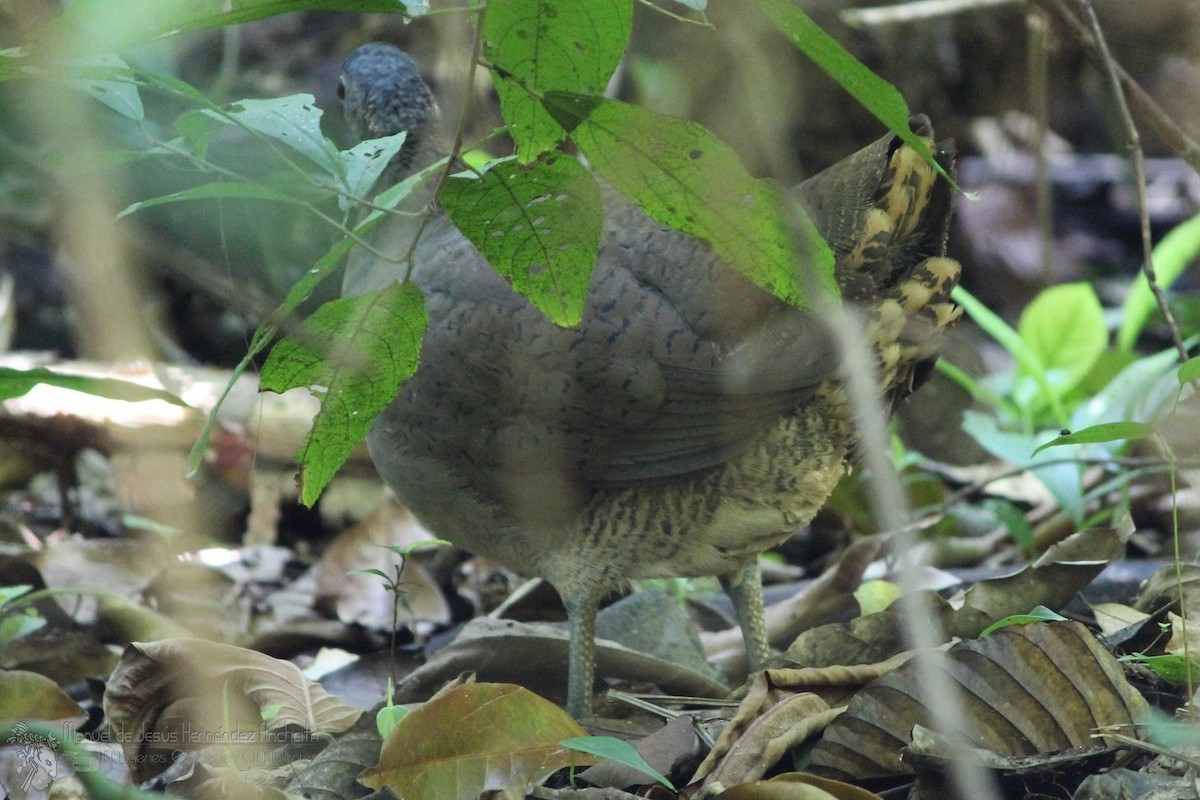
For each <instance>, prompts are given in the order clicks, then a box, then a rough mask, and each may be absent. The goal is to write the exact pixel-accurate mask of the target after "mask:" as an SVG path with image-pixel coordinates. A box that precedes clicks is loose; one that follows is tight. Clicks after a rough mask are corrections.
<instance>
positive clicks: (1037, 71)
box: [1025, 7, 1054, 282]
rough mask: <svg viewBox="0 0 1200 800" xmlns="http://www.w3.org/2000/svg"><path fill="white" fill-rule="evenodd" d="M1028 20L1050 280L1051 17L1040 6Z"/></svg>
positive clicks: (1042, 256)
mask: <svg viewBox="0 0 1200 800" xmlns="http://www.w3.org/2000/svg"><path fill="white" fill-rule="evenodd" d="M1025 24H1026V27H1027V29H1028V31H1029V41H1028V50H1027V60H1028V63H1029V105H1030V107H1031V108H1033V119H1034V123H1035V125H1036V130H1035V131H1034V149H1033V158H1034V162H1033V163H1034V169H1033V174H1034V182H1033V186H1034V192H1035V195H1034V208H1035V210H1036V213H1037V230H1038V250H1039V253H1038V255H1039V260H1040V261H1041V262H1042V277H1043V278H1044V279H1045V280H1046V281H1047V282H1049V281H1050V280H1051V278H1052V276H1053V273H1054V230H1053V218H1052V209H1053V203H1052V201H1053V198H1052V195H1051V192H1050V175H1049V172H1050V169H1049V164H1048V163H1047V158H1046V131H1047V130H1048V128H1049V127H1050V125H1049V109H1050V102H1049V92H1048V86H1047V84H1048V82H1049V78H1048V70H1047V62H1048V60H1049V50H1050V20H1049V18H1048V17H1047V16H1046V12H1045V11H1043V10H1042V9H1040V8H1034V7H1030V8H1029V9H1028V10H1027V11H1026V18H1025Z"/></svg>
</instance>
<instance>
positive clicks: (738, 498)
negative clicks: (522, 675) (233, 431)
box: [339, 44, 959, 717]
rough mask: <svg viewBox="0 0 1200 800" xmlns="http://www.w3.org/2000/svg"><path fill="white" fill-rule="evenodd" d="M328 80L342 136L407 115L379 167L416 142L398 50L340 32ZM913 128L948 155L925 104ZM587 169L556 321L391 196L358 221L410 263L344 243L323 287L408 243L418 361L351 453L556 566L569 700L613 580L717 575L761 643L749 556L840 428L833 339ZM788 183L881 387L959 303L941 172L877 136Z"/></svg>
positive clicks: (544, 566)
mask: <svg viewBox="0 0 1200 800" xmlns="http://www.w3.org/2000/svg"><path fill="white" fill-rule="evenodd" d="M339 94H340V95H341V96H342V99H343V104H344V110H345V113H346V116H347V118H348V119H349V121H350V122H351V124H352V126H353V127H354V129H355V131H356V132H357V133H358V134H359V135H360V136H362V137H377V136H383V135H386V134H391V133H396V132H398V131H400V130H407V131H408V139H407V141H406V144H405V145H404V148H403V149H402V151H401V153H400V155H399V156H398V158H397V161H396V162H395V163H394V164H393V167H392V169H393V173H392V174H391V175H390V176H389V178H390V179H393V180H394V179H396V178H399V177H402V176H403V174H405V173H406V172H408V171H411V170H413V169H415V168H418V167H421V166H424V165H426V164H429V163H432V161H433V160H434V159H435V158H437V157H438V148H437V145H436V142H437V136H436V133H435V128H436V125H437V110H436V105H435V103H434V100H433V96H432V94H431V93H430V90H429V89H428V87H427V86H426V85H425V84H424V83H423V82H422V80H421V78H420V75H419V71H418V68H417V66H416V64H414V62H413V61H412V59H410V58H409V57H408V56H407V55H405V54H404V53H402V52H401V51H399V50H397V49H396V48H394V47H391V46H389V45H384V44H370V45H365V46H364V47H362V48H360V49H358V50H357V51H355V52H354V53H353V54H352V55H351V56H350V58H349V59H348V60H347V61H346V62H345V65H344V67H343V71H342V76H341V86H340V88H339ZM910 126H911V128H912V130H913V132H914V133H916V134H918V135H919V136H921V137H922V138H923V139H924V140H925V141H926V142H927V143H928V145H929V146H930V148H931V150H932V152H934V153H935V154H936V158H937V159H938V161H939V162H940V163H941V164H942V165H943V166H945V167H947V168H950V167H952V161H953V153H952V148H951V147H950V146H949V145H946V144H942V145H938V144H936V143H935V141H934V139H933V130H932V128H931V126H930V124H929V120H928V119H927V118H925V117H924V116H917V117H913V119H912V120H911V122H910ZM602 188H603V190H604V227H603V234H602V238H601V243H600V248H599V252H598V254H597V262H596V266H595V270H594V272H593V275H592V278H591V283H590V287H589V291H588V294H587V300H586V304H585V307H584V310H583V318H582V321H581V322H580V323H579V324H578V325H577V326H574V327H569V328H567V327H560V326H558V325H555V324H554V323H552V322H551V321H550V320H549V319H547V318H546V317H545V316H544V315H543V314H542V312H541V311H539V310H538V309H537V308H536V307H535V306H534V305H533V304H532V303H531V302H530V301H529V300H527V299H525V298H524V297H522V296H521V295H520V294H518V293H517V292H516V291H514V290H513V288H512V286H510V285H509V283H508V282H507V281H506V280H505V279H504V278H502V277H501V276H499V275H498V274H497V273H496V272H495V271H494V270H493V269H492V267H491V266H490V265H489V264H488V262H487V260H486V259H485V258H484V257H483V256H482V255H481V254H480V253H479V251H478V250H476V249H475V247H474V246H472V244H471V243H470V242H469V241H468V240H467V239H466V237H464V236H463V235H462V233H461V232H460V231H459V230H458V229H457V228H456V227H455V225H454V224H453V223H452V222H451V220H450V218H449V217H448V216H447V215H446V213H445V212H444V211H443V210H442V209H440V208H437V207H435V208H434V211H433V214H432V217H431V218H430V219H428V220H427V222H426V224H424V225H423V227H422V226H421V225H419V224H418V223H417V222H416V221H414V220H413V219H412V218H406V217H397V218H394V219H391V220H389V221H388V222H385V223H384V224H383V226H381V227H380V228H379V229H377V230H376V231H375V235H374V238H373V240H372V244H373V245H374V248H376V249H377V250H379V251H380V252H383V253H387V254H389V255H391V254H394V255H396V256H397V257H398V256H400V255H402V254H405V253H411V264H408V263H407V262H404V261H403V259H400V258H396V259H393V260H384V259H380V258H378V257H373V256H372V255H371V254H370V253H369V252H368V251H366V250H362V251H361V252H356V253H353V254H352V255H351V259H350V262H349V264H348V266H347V274H346V278H345V283H344V286H343V292H344V293H345V294H347V295H351V294H359V293H362V292H365V291H369V290H371V289H375V288H380V287H382V286H385V285H387V284H389V283H391V282H395V281H397V280H401V279H402V278H403V276H404V275H405V274H406V271H407V270H409V268H410V267H411V271H408V272H407V274H408V280H410V281H411V282H412V283H413V284H415V285H416V286H417V287H418V288H419V289H420V291H421V293H422V295H423V296H424V300H425V304H426V310H427V313H428V318H429V326H428V330H427V332H426V334H425V338H424V341H423V343H422V345H421V353H420V366H419V368H418V369H417V371H416V374H414V375H413V376H412V377H411V378H410V379H409V380H408V381H406V382H405V383H404V384H403V386H402V387H401V389H400V391H399V395H398V396H397V397H396V399H395V400H394V401H393V402H392V403H391V405H390V406H389V407H388V408H387V409H386V410H385V411H384V412H383V413H382V415H381V416H380V417H379V418H378V420H377V421H376V422H375V424H374V426H373V428H372V430H371V432H370V434H369V436H368V444H369V447H370V451H371V455H372V458H373V460H374V462H375V465H376V466H377V468H378V469H379V472H380V473H381V474H382V476H383V478H384V479H385V480H386V482H387V483H388V485H389V486H391V488H392V489H393V490H394V492H395V494H396V495H397V497H398V498H399V499H400V500H401V501H402V502H403V503H405V504H406V505H407V506H409V507H410V508H411V509H412V511H413V512H414V513H415V514H416V515H417V517H418V518H419V519H420V520H421V521H422V522H423V523H424V524H425V526H426V527H428V528H429V529H430V530H431V531H433V532H434V533H435V534H437V535H440V536H445V537H446V538H448V539H450V540H451V541H453V542H454V543H456V544H457V545H459V546H461V547H463V548H465V549H467V550H469V551H472V552H475V553H479V554H483V555H486V556H489V557H491V558H494V559H496V560H498V561H500V562H502V563H506V564H508V565H509V566H511V567H512V568H513V569H515V570H517V571H518V572H520V573H523V574H528V575H536V576H541V577H543V578H545V579H546V580H548V581H549V582H550V583H551V584H552V585H553V586H554V587H555V588H556V589H557V590H558V592H559V594H560V595H561V597H562V600H563V603H564V605H565V607H566V610H567V616H568V620H569V630H570V646H569V663H568V689H567V708H568V710H569V711H570V712H571V713H572V714H573V715H575V716H577V717H578V716H584V715H588V714H590V713H591V708H592V699H593V698H592V691H593V683H594V680H595V661H594V651H595V642H594V631H595V618H596V612H597V607H598V605H599V603H600V601H601V600H602V599H603V598H604V597H605V595H606V594H608V593H610V592H611V591H612V590H614V589H617V588H620V587H621V586H622V585H623V584H624V583H625V582H627V581H629V580H630V579H634V578H660V577H667V576H700V575H716V576H718V577H719V578H720V579H721V581H722V585H723V586H724V587H725V589H726V591H727V592H728V594H729V595H730V598H731V599H732V601H733V604H734V610H735V615H736V617H737V619H738V622H739V623H740V624H741V626H742V629H743V635H744V637H745V641H746V648H747V653H748V656H749V661H750V664H751V667H752V668H754V667H755V666H756V665H758V664H760V663H761V662H762V660H763V659H765V657H766V656H767V655H768V643H767V637H766V630H765V624H764V615H763V600H762V579H761V574H760V572H759V566H758V557H759V554H760V553H761V552H762V551H764V550H766V549H768V548H770V547H773V546H775V545H777V544H779V543H780V542H781V541H783V540H784V539H786V538H787V537H788V536H789V535H791V534H792V533H793V532H795V531H796V530H797V529H799V528H801V527H802V526H804V525H805V524H807V523H808V522H809V521H810V520H811V519H812V517H813V516H814V514H816V512H817V510H818V509H819V508H820V507H821V506H822V505H823V504H824V502H825V500H826V498H827V497H828V496H829V493H830V492H831V491H832V490H833V487H834V485H835V484H836V483H837V482H838V480H839V478H840V477H841V476H842V475H843V474H844V472H845V470H846V468H847V464H848V463H849V460H850V459H851V458H852V457H853V452H854V450H855V448H856V447H857V442H858V440H857V437H856V434H855V429H854V424H853V416H854V415H853V409H852V407H851V405H850V403H849V401H848V399H847V394H846V391H845V390H844V388H843V384H842V376H841V374H840V372H839V366H840V357H839V355H838V351H837V347H836V346H835V343H834V342H832V341H831V338H830V335H829V333H828V331H827V330H826V326H825V325H824V324H823V323H822V322H821V321H820V319H818V317H817V315H816V314H815V313H814V312H812V311H803V310H799V309H797V308H795V307H792V306H790V305H788V304H786V303H784V302H783V301H781V300H779V299H778V298H776V297H774V296H773V295H771V294H770V293H768V292H766V291H764V290H763V289H760V288H758V287H757V286H755V285H754V284H752V283H751V282H750V281H749V280H748V279H747V278H746V277H744V276H743V275H741V274H740V273H738V272H736V271H735V270H733V269H732V268H731V267H729V266H728V265H727V264H726V263H724V262H723V261H722V260H721V259H720V258H719V257H718V256H716V255H715V254H714V253H713V251H712V250H711V249H710V248H709V247H708V246H706V245H705V243H704V242H702V241H700V240H698V239H696V238H692V237H690V236H688V235H685V234H683V233H680V232H677V231H674V230H671V229H670V228H668V227H666V226H664V225H662V224H661V223H659V222H656V221H654V220H653V219H651V218H649V217H647V216H646V215H645V214H643V213H642V212H640V211H639V210H637V209H636V208H634V207H633V206H632V205H631V204H630V203H629V202H628V201H627V200H625V199H624V198H623V197H622V196H620V195H619V194H618V193H617V192H615V191H614V190H612V189H611V188H608V187H602ZM790 197H791V199H792V200H793V201H794V202H796V203H799V204H801V205H802V206H803V207H804V208H805V209H806V210H807V212H808V214H809V216H810V217H811V219H812V220H813V222H814V224H815V225H816V228H817V230H818V231H819V232H820V233H821V235H822V236H823V237H824V238H825V240H826V241H827V242H828V243H829V245H830V246H831V248H832V250H833V252H834V255H835V259H836V262H835V279H836V282H837V285H838V286H839V288H840V292H841V298H842V303H843V304H845V305H850V306H853V307H854V308H856V309H857V311H858V312H859V318H860V319H861V320H863V325H864V326H865V330H864V336H865V340H866V342H867V343H868V344H869V346H870V348H871V350H872V352H873V354H874V357H875V362H876V367H877V376H876V377H877V380H878V387H879V391H880V393H881V399H882V400H883V404H884V406H885V407H886V408H889V409H891V408H894V407H895V405H896V403H897V402H899V401H900V400H901V399H903V398H905V397H907V396H908V395H909V394H910V393H911V392H912V391H913V390H914V389H916V388H917V386H918V385H919V384H920V383H921V382H922V381H923V380H924V379H925V377H926V376H927V375H928V374H929V372H930V368H931V366H932V364H933V362H934V360H935V358H936V349H937V344H938V340H939V338H940V336H941V334H942V331H943V329H944V328H945V327H946V326H947V325H948V324H949V323H950V322H952V321H953V320H954V319H955V318H956V317H957V316H958V312H959V310H958V308H957V307H956V306H955V305H954V304H953V303H952V302H951V301H950V298H949V295H950V292H951V290H952V289H953V288H954V286H955V285H956V284H957V282H958V276H959V265H958V263H957V262H955V261H953V260H951V259H949V258H946V257H945V248H946V237H947V228H948V225H949V218H950V210H951V199H952V196H951V189H950V186H949V184H948V182H947V181H946V180H945V179H944V178H942V177H940V176H939V175H938V173H937V172H936V171H935V170H934V169H933V168H932V167H931V166H930V165H929V164H928V163H926V162H925V161H924V160H922V159H921V158H920V157H919V156H918V155H917V153H916V152H915V151H914V150H913V149H912V148H911V147H909V146H908V145H905V144H904V143H902V141H901V140H900V139H899V138H897V137H894V136H888V137H885V138H883V139H880V140H879V141H877V142H875V143H874V144H872V145H870V146H868V147H867V148H865V149H863V150H861V151H859V152H858V153H855V154H854V155H852V156H849V157H848V158H846V159H844V160H843V161H841V162H838V163H837V164H834V165H833V166H832V167H830V168H829V169H827V170H825V171H824V172H822V173H820V174H819V175H816V176H815V177H813V178H811V179H810V180H808V181H806V182H805V183H803V184H801V185H799V186H797V187H796V188H795V189H793V190H792V191H791V193H790ZM418 231H419V239H418V241H417V242H416V243H415V245H413V242H412V237H413V236H414V235H416V234H417V233H418ZM410 248H411V249H410ZM802 268H804V265H803V264H799V263H798V264H797V269H798V270H799V269H802Z"/></svg>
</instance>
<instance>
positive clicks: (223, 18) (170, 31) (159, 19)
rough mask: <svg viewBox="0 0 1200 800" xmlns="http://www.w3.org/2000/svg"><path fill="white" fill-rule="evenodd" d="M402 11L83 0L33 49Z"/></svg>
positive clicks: (122, 44) (310, 2) (290, 0)
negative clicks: (285, 18)
mask: <svg viewBox="0 0 1200 800" xmlns="http://www.w3.org/2000/svg"><path fill="white" fill-rule="evenodd" d="M309 10H321V11H362V12H370V11H377V12H392V13H397V12H399V13H403V12H404V11H405V7H404V4H403V3H402V2H400V0H233V1H232V2H231V1H230V0H154V2H153V3H138V4H137V6H136V8H135V7H133V6H131V5H130V3H129V0H79V2H76V3H72V4H71V7H70V8H69V9H68V10H67V11H66V12H65V13H64V14H62V15H60V16H58V17H56V18H54V19H52V20H50V22H49V23H47V24H46V25H44V26H42V28H41V29H40V30H38V31H37V32H36V33H35V35H34V38H33V43H32V45H31V49H35V50H42V51H47V50H48V51H54V52H69V53H71V54H72V55H89V54H92V53H109V52H115V51H121V50H125V49H127V48H129V47H131V46H132V45H136V44H142V43H144V42H150V41H153V40H155V39H158V38H161V37H163V36H171V35H174V34H178V33H182V32H184V31H198V30H204V29H207V28H222V27H225V26H228V25H238V24H240V23H243V22H250V21H252V20H256V19H264V18H266V17H273V16H276V15H278V14H286V13H288V12H291V11H309Z"/></svg>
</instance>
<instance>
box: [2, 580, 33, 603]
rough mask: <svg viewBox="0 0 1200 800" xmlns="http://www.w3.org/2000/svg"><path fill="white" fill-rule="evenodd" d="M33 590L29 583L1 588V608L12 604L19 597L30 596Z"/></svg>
mask: <svg viewBox="0 0 1200 800" xmlns="http://www.w3.org/2000/svg"><path fill="white" fill-rule="evenodd" d="M32 590H33V585H32V584H28V583H21V584H15V585H13V586H0V606H3V605H6V604H8V603H11V602H12V601H13V600H16V599H17V598H18V597H20V596H22V595H25V594H29V592H30V591H32Z"/></svg>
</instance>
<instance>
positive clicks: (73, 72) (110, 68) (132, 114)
mask: <svg viewBox="0 0 1200 800" xmlns="http://www.w3.org/2000/svg"><path fill="white" fill-rule="evenodd" d="M67 69H68V70H69V75H68V76H67V77H66V78H64V79H63V82H64V83H65V84H66V85H67V86H70V87H71V88H73V89H77V90H79V91H81V92H83V93H85V94H88V95H91V96H92V97H94V98H96V99H97V100H99V101H100V102H101V103H103V104H104V105H106V106H108V107H109V108H111V109H112V110H113V111H116V112H117V113H118V114H120V115H121V116H124V117H128V118H129V119H132V120H134V121H141V120H142V119H143V118H145V116H146V110H145V109H144V108H143V107H142V98H141V95H139V94H138V87H137V84H136V83H134V81H133V79H132V78H131V77H130V70H129V66H128V65H127V64H126V63H125V62H124V61H122V60H121V59H120V58H119V57H118V56H116V55H114V54H113V53H101V54H99V55H95V56H89V57H86V58H81V59H78V60H77V61H73V62H71V63H70V64H69V65H67Z"/></svg>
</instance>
